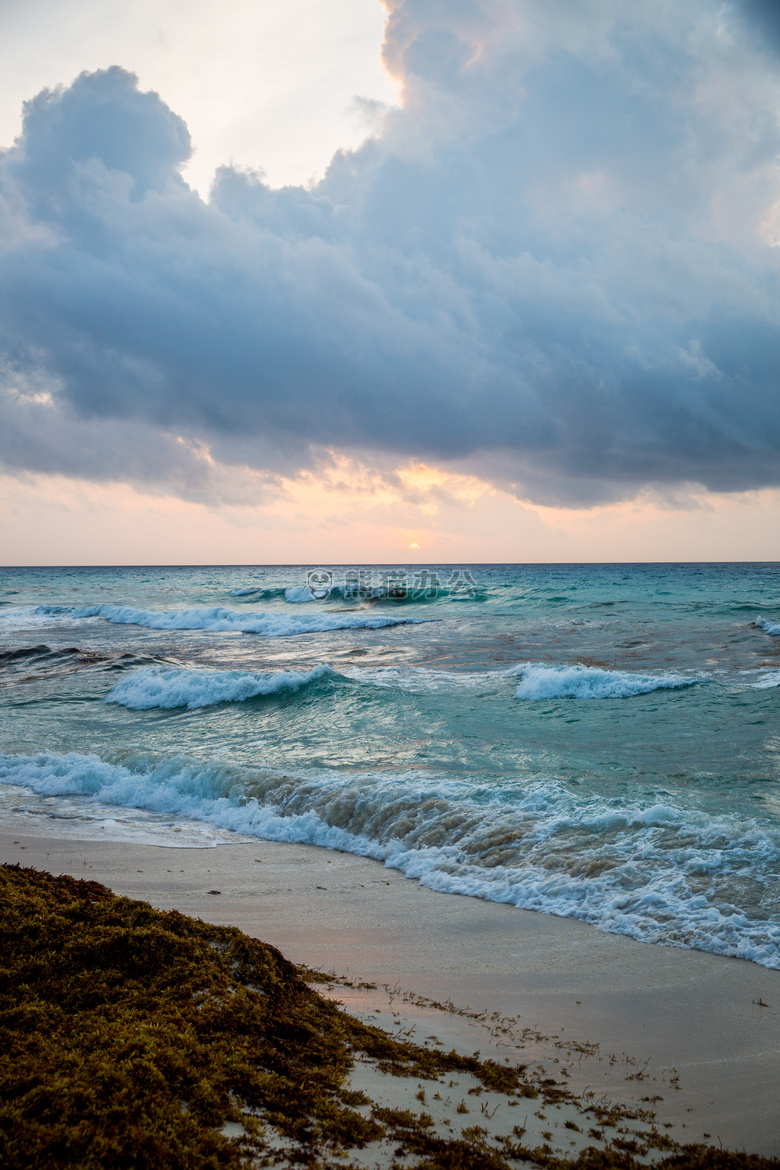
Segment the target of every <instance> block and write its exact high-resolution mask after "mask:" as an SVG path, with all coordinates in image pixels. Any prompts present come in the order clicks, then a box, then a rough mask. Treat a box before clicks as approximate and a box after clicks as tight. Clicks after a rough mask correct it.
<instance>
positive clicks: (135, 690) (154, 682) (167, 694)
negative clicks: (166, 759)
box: [106, 666, 334, 711]
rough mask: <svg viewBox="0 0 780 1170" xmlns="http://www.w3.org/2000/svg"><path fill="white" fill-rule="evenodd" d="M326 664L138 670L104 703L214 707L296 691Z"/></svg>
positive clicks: (326, 671) (141, 707)
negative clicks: (260, 670)
mask: <svg viewBox="0 0 780 1170" xmlns="http://www.w3.org/2000/svg"><path fill="white" fill-rule="evenodd" d="M333 673H334V672H333V671H332V670H331V669H330V668H329V667H327V666H315V667H314V668H313V669H312V670H306V671H294V670H279V671H275V672H274V673H272V674H254V673H252V672H248V671H241V670H176V669H164V668H157V669H150V670H137V671H135V672H134V673H133V674H131V675H129V676H128V677H127V678H124V679H122V681H121V682H119V683H117V685H116V686H115V687H114V689H113V690H112V691H111V692H110V694H108V695H107V696H106V702H107V703H116V704H118V705H119V706H121V707H129V708H130V710H132V711H151V710H153V709H155V708H162V709H164V710H172V709H174V708H176V707H187V708H188V709H189V710H193V709H194V708H196V707H213V706H215V705H216V704H218V703H242V702H245V701H246V700H247V699H255V698H258V697H259V696H261V695H277V694H281V693H284V692H288V693H289V692H294V691H299V690H301V689H302V688H303V687H306V686H308V685H309V684H310V683H314V682H318V681H319V680H320V679H322V678H326V677H327V676H329V675H333Z"/></svg>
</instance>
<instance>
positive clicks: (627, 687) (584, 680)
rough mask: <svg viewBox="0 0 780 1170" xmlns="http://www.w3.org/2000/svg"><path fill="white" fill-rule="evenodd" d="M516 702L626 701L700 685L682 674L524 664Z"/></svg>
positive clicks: (517, 669)
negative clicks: (547, 700) (654, 692)
mask: <svg viewBox="0 0 780 1170" xmlns="http://www.w3.org/2000/svg"><path fill="white" fill-rule="evenodd" d="M514 673H517V674H519V675H520V682H519V683H518V685H517V690H516V691H515V698H516V699H630V698H632V697H633V696H634V695H647V694H650V693H651V692H652V691H661V690H678V689H679V688H681V687H690V686H693V685H694V684H695V683H697V682H700V681H701V679H700V678H692V677H691V676H690V675H682V674H634V673H633V672H632V671H628V670H602V669H600V668H599V667H596V666H580V665H577V666H545V665H543V664H542V663H531V662H528V663H526V664H525V665H523V666H518V667H517V668H516V670H515V672H514Z"/></svg>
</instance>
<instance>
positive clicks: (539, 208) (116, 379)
mask: <svg viewBox="0 0 780 1170" xmlns="http://www.w3.org/2000/svg"><path fill="white" fill-rule="evenodd" d="M632 7H633V6H632ZM754 7H757V6H756V5H754ZM389 8H390V16H389V23H388V29H387V37H386V44H385V54H386V59H387V62H388V65H389V66H390V67H391V68H392V69H393V70H394V71H395V72H396V73H397V74H399V75H401V76H402V78H403V81H404V104H403V108H402V109H401V110H400V111H394V112H392V111H391V112H389V113H387V114H386V116H385V119H384V125H383V129H382V132H381V134H380V135H379V136H378V137H374V138H371V139H369V140H368V141H367V142H366V143H365V144H364V146H363V147H362V148H361V149H360V150H358V151H355V152H351V153H348V154H346V153H345V154H340V155H337V156H336V158H335V159H334V160H333V163H332V165H331V167H330V170H329V172H328V174H327V175H326V176H325V178H324V179H323V180H322V182H321V183H320V184H319V185H318V186H316V187H315V188H313V189H311V190H308V189H304V188H284V189H282V190H277V191H274V190H271V189H269V188H268V187H267V186H266V185H265V184H264V183H263V181H262V179H261V177H260V176H259V174H251V173H242V172H238V171H236V170H234V169H232V168H224V169H222V170H221V171H220V172H219V173H218V175H217V178H216V181H215V184H214V188H213V191H212V194H211V198H210V200H209V202H208V203H204V202H203V201H202V200H201V199H200V198H199V197H198V196H197V195H196V194H195V193H194V192H192V191H191V190H190V189H189V188H188V187H187V186H186V184H185V183H184V182H183V180H182V179H181V177H180V173H179V168H180V167H181V165H182V163H183V162H184V161H185V160H186V158H187V157H188V153H189V149H190V146H189V136H188V133H187V129H186V127H185V125H184V124H183V122H182V121H181V120H180V119H179V118H177V117H176V115H175V114H173V113H172V112H171V111H170V110H169V109H168V108H167V107H166V106H165V105H164V103H163V102H162V101H161V100H160V98H159V97H157V96H156V95H155V94H142V93H140V92H139V91H138V89H137V85H136V81H135V79H134V78H133V77H132V76H131V75H129V74H127V73H126V72H124V71H122V70H120V69H111V70H108V71H105V72H101V73H96V74H92V75H82V76H81V77H80V78H79V79H77V81H76V82H74V84H73V85H72V86H71V87H70V88H69V89H66V90H62V91H53V92H50V91H46V92H44V93H43V94H40V95H38V97H37V98H35V99H34V100H33V101H32V102H30V103H28V105H27V106H26V108H25V121H24V132H23V135H22V137H21V138H20V140H19V141H18V142H17V143H16V144H15V145H14V147H13V148H12V149H10V150H8V151H6V152H5V154H3V155H1V156H0V248H2V252H1V253H0V255H2V260H1V261H0V298H2V315H1V317H0V349H1V350H2V353H3V355H4V356H3V361H4V367H3V369H4V373H2V374H0V383H2V385H4V386H5V388H6V393H5V397H4V398H3V399H2V400H1V402H0V414H2V416H3V418H4V419H5V424H4V428H3V431H4V436H5V439H4V441H3V442H2V443H0V457H2V458H4V459H5V460H6V462H7V463H8V464H9V465H10V466H13V467H25V468H28V469H34V470H48V471H61V472H64V473H65V474H69V475H76V474H84V475H88V476H92V477H95V478H105V479H107V478H117V479H130V480H132V481H133V482H140V483H156V484H160V485H167V486H168V488H169V489H170V490H174V491H178V492H180V493H182V494H187V493H188V492H189V493H192V492H193V491H195V492H201V493H206V494H208V491H209V490H211V489H210V488H209V484H212V483H213V482H214V473H213V466H214V465H213V464H209V463H204V461H203V459H202V458H199V456H198V455H197V452H198V451H199V450H200V449H201V446H203V445H205V446H206V447H208V449H209V451H210V453H211V457H212V458H213V459H214V460H216V461H217V464H219V465H225V466H228V467H229V466H244V465H245V466H246V467H248V468H255V469H259V470H260V471H262V473H263V475H264V476H265V477H266V478H269V477H270V478H271V479H272V478H273V477H274V476H276V475H278V474H280V473H283V472H286V473H294V472H295V471H297V470H299V469H303V468H307V467H311V466H313V465H314V464H315V463H316V462H317V460H318V459H320V458H321V453H322V450H323V448H335V449H337V450H345V451H349V452H352V453H355V452H358V453H362V454H363V455H364V456H365V457H367V458H369V459H370V458H372V457H375V458H376V459H377V460H379V461H380V462H383V461H386V459H387V458H389V457H392V458H406V457H415V458H422V459H428V460H436V461H440V462H444V463H447V464H448V465H450V466H453V467H459V468H462V469H463V470H472V471H476V472H477V473H479V474H481V475H484V476H485V477H486V478H488V479H491V480H492V481H493V482H495V483H497V484H499V485H501V486H504V487H508V488H509V489H510V490H512V491H515V492H517V493H518V494H519V495H523V496H529V497H530V498H533V499H535V500H538V501H541V502H564V503H594V502H597V501H599V500H608V499H619V498H622V497H625V496H630V495H631V494H634V493H635V492H636V491H638V490H639V489H640V488H642V487H643V486H645V485H648V484H657V485H673V484H676V483H683V482H696V483H701V484H704V485H705V486H707V487H710V488H713V489H718V490H743V489H746V488H753V487H761V486H766V485H770V484H777V483H780V396H779V395H778V355H780V298H779V297H778V250H777V249H776V248H773V247H770V246H768V244H767V242H766V240H765V239H762V236H761V233H762V232H763V235H764V237H767V235H768V236H769V237H770V238H771V237H772V233H773V232H774V231H776V232H777V233H778V234H780V214H778V212H777V211H773V207H774V205H775V204H776V203H777V201H778V200H779V199H780V182H779V181H778V170H777V157H778V152H780V128H779V127H778V122H777V118H776V115H775V113H774V110H775V109H776V108H777V104H778V97H780V93H779V92H778V79H777V77H776V76H775V74H776V69H775V68H774V64H773V62H772V61H770V60H768V59H767V57H766V55H765V54H763V53H762V52H760V51H759V50H757V49H755V50H754V49H753V48H751V46H750V45H749V44H748V43H747V42H746V41H745V40H744V39H743V40H742V41H739V40H737V41H735V42H732V43H726V42H725V41H724V40H723V38H722V37H721V36H720V35H719V24H718V13H717V12H716V11H715V9H714V7H713V6H712V5H711V4H709V3H704V0H683V2H681V3H679V4H676V5H674V6H669V5H667V4H665V3H662V2H661V0H658V2H657V3H654V4H652V5H646V6H640V10H639V11H629V12H627V11H626V6H625V5H623V4H618V3H617V0H586V2H583V3H578V4H576V5H575V4H573V3H571V0H523V2H521V0H514V2H512V0H506V2H505V3H503V4H496V3H495V2H494V0H490V3H488V2H487V0H484V2H482V3H480V2H479V0H457V2H453V0H450V2H449V3H448V4H446V5H438V4H431V3H430V2H423V0H394V2H393V3H391V4H390V5H389ZM259 161H260V162H262V160H259ZM773 216H775V217H777V219H778V222H777V224H776V225H775V226H774V227H773V223H774V220H773ZM762 225H763V226H762ZM31 385H34V387H35V388H37V389H35V391H30V390H29V387H30V386H31ZM47 395H48V397H47ZM193 453H194V454H193ZM209 468H211V469H212V470H208V469H209ZM193 485H195V486H193ZM214 491H215V492H216V488H215V489H214ZM217 495H218V493H217V494H216V495H215V497H214V498H217Z"/></svg>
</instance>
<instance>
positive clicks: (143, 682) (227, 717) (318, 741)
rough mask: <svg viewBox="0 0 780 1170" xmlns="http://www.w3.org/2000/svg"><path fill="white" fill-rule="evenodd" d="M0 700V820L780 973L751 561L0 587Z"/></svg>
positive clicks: (765, 689) (209, 570) (112, 579)
mask: <svg viewBox="0 0 780 1170" xmlns="http://www.w3.org/2000/svg"><path fill="white" fill-rule="evenodd" d="M0 702H1V703H2V714H1V718H0V824H2V822H3V819H4V818H5V819H6V823H9V822H8V818H9V817H13V818H14V821H13V823H14V824H15V825H16V826H17V828H18V825H19V817H20V816H21V817H24V818H27V822H28V826H29V832H31V833H35V832H36V830H37V831H39V832H40V831H41V830H43V829H45V831H46V832H51V831H55V830H56V831H57V832H62V833H70V834H74V835H77V836H81V837H89V836H92V837H95V836H97V837H101V838H102V839H108V840H135V841H139V842H140V841H143V842H153V843H156V844H159V845H170V846H176V845H187V846H193V845H200V846H214V845H218V844H219V843H221V842H224V841H230V840H246V839H247V838H253V837H262V838H268V839H272V840H283V841H301V842H312V843H316V844H318V845H323V846H326V847H328V848H332V849H340V850H346V851H349V852H352V853H357V854H361V855H364V856H368V857H373V858H376V859H377V860H379V861H381V862H383V863H384V864H386V865H388V866H392V867H394V868H397V869H399V870H401V871H402V872H403V873H405V874H407V875H408V876H409V877H410V878H415V879H417V880H419V881H421V882H423V883H424V884H425V885H427V886H430V887H432V888H433V889H437V890H442V891H450V892H453V893H458V894H464V895H472V896H475V897H480V898H488V899H492V900H495V901H501V902H507V903H511V904H513V905H516V906H522V907H525V908H527V909H531V910H537V911H541V912H544V913H548V914H558V915H564V916H570V917H575V918H579V919H581V920H583V921H585V922H589V923H592V924H593V925H594V926H596V927H599V928H600V929H602V930H607V931H614V932H618V933H621V934H626V935H630V936H631V937H633V938H635V939H640V940H644V941H646V942H649V943H664V944H672V945H676V946H683V947H694V948H699V949H702V950H707V951H712V952H714V953H717V954H721V955H731V956H737V957H741V958H743V959H749V960H753V961H754V962H757V963H761V964H763V965H765V966H767V967H774V968H780V903H779V900H778V896H779V895H780V734H779V733H778V718H777V715H778V708H779V706H780V566H779V565H776V564H714V565H713V564H707V565H696V564H678V565H520V566H518V565H468V566H435V565H434V566H425V567H424V568H421V567H403V566H401V567H398V566H374V567H370V566H304V567H301V566H297V567H296V566H291V567H273V568H267V567H228V568H213V567H206V568H118V569H110V568H104V569H75V568H68V569H8V570H2V571H0ZM237 835H238V836H237Z"/></svg>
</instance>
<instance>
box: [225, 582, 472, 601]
mask: <svg viewBox="0 0 780 1170" xmlns="http://www.w3.org/2000/svg"><path fill="white" fill-rule="evenodd" d="M230 596H231V597H256V598H263V599H267V600H269V601H270V600H276V601H286V602H287V603H288V604H290V605H302V604H306V603H308V602H311V601H319V602H327V601H337V602H341V603H343V602H355V603H361V602H363V603H365V602H368V603H371V604H378V603H386V604H391V605H403V604H405V603H408V602H414V603H417V604H426V603H429V602H432V601H441V600H445V599H446V600H449V601H485V600H486V594H485V593H484V591H483V590H479V589H476V588H472V589H468V590H464V591H457V590H455V591H454V590H451V589H448V588H446V587H445V586H443V585H436V586H433V585H431V586H428V587H421V586H416V585H414V584H408V585H403V584H400V585H396V586H393V585H389V586H385V585H381V584H376V585H373V586H372V585H370V584H369V585H366V586H361V588H360V589H359V590H358V588H357V587H356V586H354V585H349V584H344V583H339V582H336V583H335V584H333V585H331V586H330V587H329V589H328V590H327V593H326V594H325V596H321V595H320V592H319V591H318V592H317V593H313V592H312V591H311V589H310V588H309V586H308V585H286V586H277V587H273V588H272V587H265V586H262V585H251V586H245V587H244V586H242V587H241V588H238V589H231V590H230Z"/></svg>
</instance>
